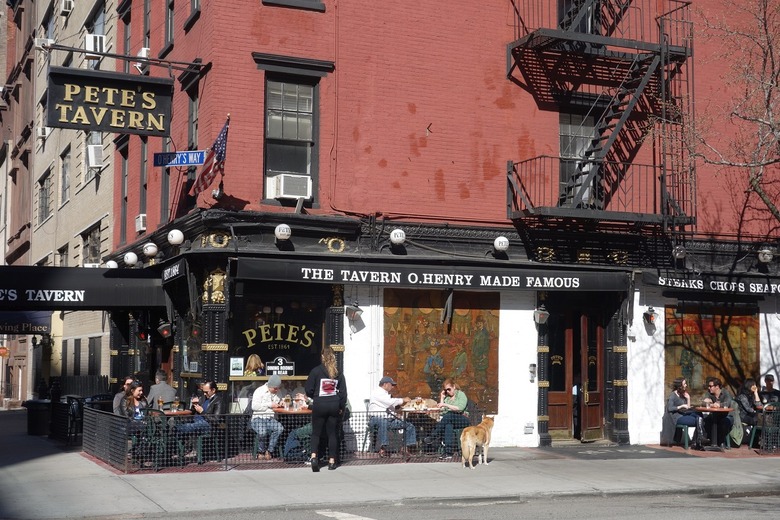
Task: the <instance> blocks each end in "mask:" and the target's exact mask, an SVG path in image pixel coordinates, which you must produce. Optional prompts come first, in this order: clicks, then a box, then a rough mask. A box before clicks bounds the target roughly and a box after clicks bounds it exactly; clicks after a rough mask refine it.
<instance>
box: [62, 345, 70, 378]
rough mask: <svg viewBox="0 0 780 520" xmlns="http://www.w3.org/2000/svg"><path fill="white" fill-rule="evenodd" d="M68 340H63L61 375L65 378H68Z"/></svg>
mask: <svg viewBox="0 0 780 520" xmlns="http://www.w3.org/2000/svg"><path fill="white" fill-rule="evenodd" d="M68 354H70V353H69V352H68V340H66V339H63V340H62V368H61V369H60V373H61V374H62V375H63V376H68V375H70V374H68Z"/></svg>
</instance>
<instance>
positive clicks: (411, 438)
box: [368, 376, 417, 457]
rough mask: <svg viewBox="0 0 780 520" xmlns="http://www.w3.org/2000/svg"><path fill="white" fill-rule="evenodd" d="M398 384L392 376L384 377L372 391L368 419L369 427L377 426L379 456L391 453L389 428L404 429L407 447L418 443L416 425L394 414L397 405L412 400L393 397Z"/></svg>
mask: <svg viewBox="0 0 780 520" xmlns="http://www.w3.org/2000/svg"><path fill="white" fill-rule="evenodd" d="M397 385H398V383H396V382H395V381H393V378H392V377H387V376H385V377H383V378H382V379H380V380H379V386H378V387H376V388H374V391H373V392H371V399H370V401H369V404H368V412H369V414H370V417H369V419H368V426H369V428H376V429H377V435H378V437H379V438H378V440H377V441H378V444H379V450H378V451H379V456H380V457H387V456H389V453H388V451H387V444H388V440H387V430H388V429H392V430H401V429H403V430H404V444H405V445H406V446H407V447H411V446H416V445H417V432H416V431H415V428H414V425H413V424H412V423H409V422H404V421H402V420H401V419H399V418H398V417H396V416H395V414H392V410H394V409H395V408H396V407H397V406H401V405H403V404H406V403H408V402H409V401H410V399H409V398H408V397H393V396H392V395H391V392H392V391H393V389H394V388H395V387H396V386H397Z"/></svg>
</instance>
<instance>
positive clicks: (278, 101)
mask: <svg viewBox="0 0 780 520" xmlns="http://www.w3.org/2000/svg"><path fill="white" fill-rule="evenodd" d="M267 95H268V109H269V110H280V109H281V108H282V84H281V83H279V82H278V81H269V82H268V92H267Z"/></svg>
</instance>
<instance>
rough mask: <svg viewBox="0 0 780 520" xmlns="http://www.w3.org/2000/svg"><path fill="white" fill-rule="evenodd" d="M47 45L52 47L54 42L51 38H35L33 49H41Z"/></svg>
mask: <svg viewBox="0 0 780 520" xmlns="http://www.w3.org/2000/svg"><path fill="white" fill-rule="evenodd" d="M49 45H54V40H52V39H51V38H35V48H36V49H43V48H45V47H48V46H49Z"/></svg>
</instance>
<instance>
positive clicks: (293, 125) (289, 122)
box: [282, 113, 298, 140]
mask: <svg viewBox="0 0 780 520" xmlns="http://www.w3.org/2000/svg"><path fill="white" fill-rule="evenodd" d="M282 137H283V138H284V139H296V140H297V139H298V117H297V116H296V115H295V114H288V113H285V114H284V129H283V130H282Z"/></svg>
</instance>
